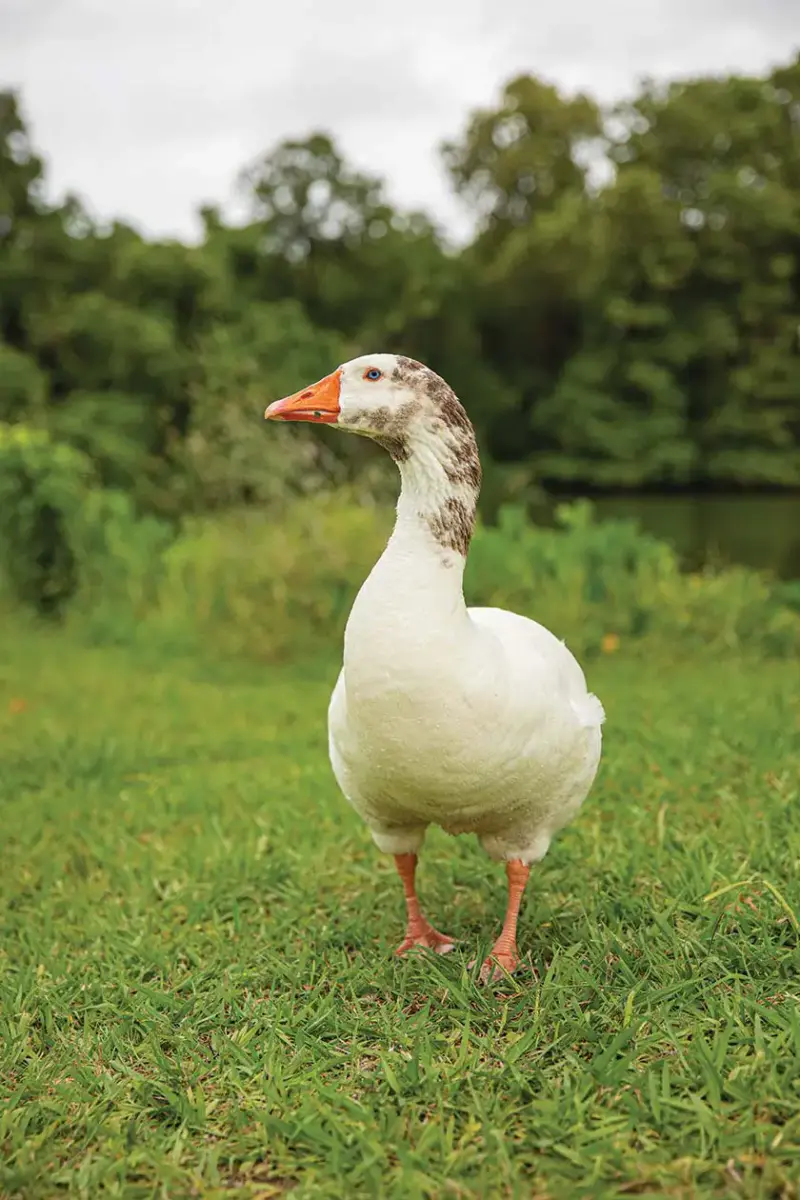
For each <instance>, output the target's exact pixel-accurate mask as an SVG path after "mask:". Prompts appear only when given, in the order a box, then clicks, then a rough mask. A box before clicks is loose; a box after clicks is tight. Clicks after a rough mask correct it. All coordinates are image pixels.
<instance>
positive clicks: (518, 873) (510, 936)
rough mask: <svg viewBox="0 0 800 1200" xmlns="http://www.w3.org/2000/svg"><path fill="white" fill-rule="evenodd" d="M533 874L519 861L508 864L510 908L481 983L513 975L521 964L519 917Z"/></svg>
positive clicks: (484, 966)
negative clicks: (526, 886)
mask: <svg viewBox="0 0 800 1200" xmlns="http://www.w3.org/2000/svg"><path fill="white" fill-rule="evenodd" d="M530 873H531V869H530V867H526V866H525V864H524V863H522V862H520V861H519V860H518V859H515V860H513V861H512V862H508V863H506V876H507V877H508V906H507V908H506V919H505V921H504V922H503V929H502V932H501V934H500V936H499V938H498V939H497V941H496V942H495V944H494V946H493V948H492V952H491V954H490V955H489V957H488V958H487V959H486V961H485V962H484V964H483V966H482V967H481V982H482V983H492V982H494V981H495V980H497V979H502V978H503V976H504V974H505V972H506V971H508V972H509V974H511V973H512V972H513V971H515V970H516V968H517V966H518V964H519V953H518V952H517V917H518V916H519V906H520V904H521V902H522V895H523V892H524V891H525V884H526V883H527V882H528V876H529V875H530Z"/></svg>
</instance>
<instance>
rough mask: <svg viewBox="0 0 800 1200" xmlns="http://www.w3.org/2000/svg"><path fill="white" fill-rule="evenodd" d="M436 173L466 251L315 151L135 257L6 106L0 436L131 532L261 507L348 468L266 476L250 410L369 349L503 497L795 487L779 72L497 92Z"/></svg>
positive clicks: (283, 449) (139, 248) (343, 449)
mask: <svg viewBox="0 0 800 1200" xmlns="http://www.w3.org/2000/svg"><path fill="white" fill-rule="evenodd" d="M442 154H443V160H444V163H445V165H446V169H447V171H448V173H449V177H450V180H451V182H452V186H453V188H454V189H455V191H456V192H457V193H458V195H459V196H460V197H461V199H462V201H463V203H464V204H465V205H467V206H468V208H469V210H470V211H471V212H472V214H473V215H474V218H475V230H476V231H475V234H474V237H473V238H472V239H471V240H470V242H469V244H467V245H464V246H460V247H454V246H452V245H450V244H449V243H448V241H447V238H446V237H445V235H444V234H443V232H442V231H441V230H440V229H439V228H437V226H436V224H435V222H434V221H432V220H431V219H430V217H429V216H427V215H426V214H425V213H421V212H405V211H400V210H399V209H398V208H397V207H396V206H393V205H392V204H391V203H390V202H389V201H388V199H387V196H386V191H385V188H384V186H383V183H382V181H381V180H380V179H377V178H373V177H370V176H368V175H366V174H364V173H363V172H360V171H357V170H355V169H354V168H353V166H352V165H351V164H349V163H348V162H347V161H345V159H344V158H343V156H342V154H341V153H340V151H339V150H338V148H337V146H336V144H335V142H334V141H333V140H332V138H331V137H330V136H328V135H327V134H325V133H321V132H320V133H314V134H312V135H311V136H309V137H307V138H306V139H304V140H288V141H285V142H283V143H281V144H280V145H278V146H277V147H276V148H274V149H272V150H271V151H269V152H268V153H266V154H265V155H264V156H263V158H261V159H259V160H258V161H256V162H254V163H252V164H251V165H250V166H249V167H248V168H247V169H246V170H245V171H244V172H243V173H242V177H241V180H240V187H241V194H242V198H243V200H244V202H245V207H246V210H247V216H246V219H245V220H244V221H242V222H241V223H238V224H236V223H232V222H230V221H228V220H226V219H225V217H224V216H223V215H222V213H221V212H220V211H219V210H217V209H215V208H212V207H207V208H204V209H202V210H201V217H202V229H203V233H202V238H201V239H200V241H199V242H198V243H197V244H191V245H189V244H183V243H181V242H179V241H174V240H149V239H146V238H143V237H142V236H141V235H140V234H139V233H138V232H137V231H136V230H135V229H133V228H131V227H130V226H128V225H126V224H124V223H122V222H119V221H114V222H109V223H103V224H101V223H97V222H95V221H93V220H92V219H90V218H89V216H88V215H87V212H86V210H85V208H84V206H83V205H82V203H81V201H80V200H79V199H78V198H76V197H74V196H69V197H67V198H65V199H63V200H61V201H59V202H58V203H52V202H49V201H48V199H47V197H46V190H45V164H44V161H43V159H42V157H41V156H40V155H39V154H38V153H37V151H36V149H35V148H34V147H33V145H32V143H31V137H30V133H29V130H28V128H27V126H26V123H25V119H24V111H23V103H22V99H21V97H20V96H19V95H17V94H15V93H13V92H5V93H1V94H0V422H3V423H6V424H12V425H13V424H16V423H25V424H29V425H32V426H35V427H39V426H41V427H45V428H47V429H48V430H49V431H50V433H51V434H52V435H53V436H54V437H55V438H56V439H57V440H59V441H62V442H66V443H68V444H70V445H73V446H75V447H76V448H78V449H80V450H81V451H83V452H84V453H85V454H88V455H89V457H90V458H91V459H92V461H93V463H94V467H95V470H96V472H97V473H98V475H99V477H100V479H101V481H102V482H103V483H104V484H105V485H106V486H109V487H112V488H122V489H124V490H126V491H128V492H130V493H131V494H132V495H133V496H134V498H135V500H136V502H137V504H138V505H139V506H140V507H141V508H142V509H145V510H151V511H155V512H161V513H164V514H170V513H171V514H178V513H180V512H181V511H185V510H186V509H190V508H196V507H213V506H226V505H232V504H240V503H248V502H256V503H260V502H267V501H270V500H272V499H275V498H277V497H279V496H280V495H282V494H283V493H284V492H285V491H286V490H287V489H289V488H292V487H296V486H303V484H306V485H307V484H308V482H309V481H310V480H313V479H315V478H316V476H317V475H318V474H322V475H326V474H327V475H330V474H331V473H333V474H334V475H335V474H336V473H337V472H339V473H340V474H342V475H343V476H346V475H348V474H351V475H352V474H355V475H357V476H359V477H361V476H363V474H364V472H368V470H369V467H370V463H371V460H370V459H369V451H368V450H366V451H365V450H364V448H363V447H362V446H361V445H358V446H356V447H352V446H351V445H350V443H352V442H353V441H356V442H358V441H359V439H341V438H340V439H335V438H331V439H328V440H320V439H314V440H313V441H312V440H309V439H308V438H306V437H305V432H307V431H286V438H285V439H284V440H282V441H281V443H280V449H279V452H277V453H276V451H275V445H276V442H275V439H274V438H273V439H271V440H270V441H269V443H268V440H267V439H263V438H262V437H261V435H260V431H259V427H258V419H259V418H260V415H261V413H262V412H263V408H264V405H265V403H266V402H267V401H268V400H269V399H271V398H273V397H274V396H276V395H279V394H282V393H284V392H286V391H290V390H294V389H295V388H296V387H297V386H299V385H301V384H303V383H305V382H307V381H308V380H310V379H314V378H318V377H319V376H320V375H322V374H324V373H326V372H327V371H328V370H330V369H331V367H332V365H335V364H336V363H338V362H341V361H343V360H345V359H347V358H349V357H352V356H354V355H355V354H358V353H362V352H366V351H368V350H371V349H373V350H376V349H381V350H384V349H385V350H394V351H402V352H403V353H405V354H409V355H412V356H414V357H417V358H420V359H422V360H424V361H425V362H427V363H429V364H430V365H431V366H432V367H434V369H436V370H437V371H439V372H440V373H441V374H442V375H443V376H445V378H447V379H448V381H449V382H450V383H451V384H452V385H453V386H454V388H455V389H456V391H457V392H458V393H459V395H461V397H462V399H463V400H464V401H465V403H466V405H467V407H468V409H469V411H470V414H471V416H472V417H473V419H474V421H475V424H476V426H477V429H478V433H479V437H480V440H481V445H482V449H483V455H484V459H485V461H486V463H487V465H488V468H489V469H488V471H487V476H488V479H489V480H490V481H491V480H498V481H500V482H499V484H498V486H499V487H501V488H502V489H506V490H507V491H508V490H514V489H522V490H524V489H525V488H526V487H528V486H530V485H531V484H532V483H533V482H534V481H536V482H538V483H540V484H544V485H545V486H547V487H548V488H550V489H554V490H558V489H563V490H580V489H602V488H612V487H613V488H630V489H643V488H658V489H666V488H683V489H686V488H706V487H708V488H712V487H717V488H722V487H725V488H729V487H736V488H753V487H763V486H771V487H796V486H798V485H800V55H799V56H797V57H796V58H795V59H794V61H793V62H791V63H789V64H788V65H786V66H782V67H780V68H778V69H776V70H774V71H772V72H771V73H769V74H768V75H766V76H765V77H763V78H751V77H740V76H731V77H727V78H718V77H708V78H698V79H692V80H688V81H680V82H673V83H671V84H668V85H661V84H655V83H651V82H648V83H645V84H643V85H642V87H641V89H640V91H639V93H638V94H637V95H636V96H634V97H633V98H632V99H629V100H627V101H625V102H624V103H622V104H619V105H617V106H615V107H613V108H611V109H604V108H601V107H600V106H598V104H596V103H595V102H594V101H593V100H592V99H591V98H589V97H587V96H583V95H578V96H565V95H562V94H561V93H560V92H559V91H558V90H557V89H556V88H555V87H553V86H551V85H549V84H548V83H545V82H543V81H542V80H540V79H537V78H534V77H532V76H521V77H519V78H516V79H513V80H512V81H510V82H509V83H508V85H507V86H506V87H505V89H504V90H503V92H502V95H501V96H500V99H499V102H498V103H497V104H496V106H495V107H493V108H489V109H486V110H483V111H479V112H475V113H473V114H472V115H471V116H470V118H469V120H468V121H467V124H466V127H465V129H464V130H463V132H462V134H461V136H460V137H459V138H457V139H456V140H454V141H453V142H452V143H450V144H448V145H446V146H444V147H443V148H442ZM342 443H348V445H347V446H344V445H342ZM301 481H302V482H301Z"/></svg>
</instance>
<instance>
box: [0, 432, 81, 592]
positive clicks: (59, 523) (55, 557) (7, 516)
mask: <svg viewBox="0 0 800 1200" xmlns="http://www.w3.org/2000/svg"><path fill="white" fill-rule="evenodd" d="M91 478H92V471H91V465H90V463H89V460H88V459H87V458H86V456H85V455H83V454H81V453H80V451H78V450H74V449H73V448H72V447H70V446H65V445H60V444H58V443H54V442H52V441H51V439H50V437H49V435H48V434H47V433H46V432H45V431H44V430H40V429H29V428H27V427H26V426H24V425H0V575H1V578H2V585H3V589H4V590H5V591H6V592H7V593H10V595H11V597H12V598H13V599H14V600H17V601H21V602H22V603H24V604H27V605H30V606H32V607H33V608H35V609H36V610H37V611H38V612H40V613H43V614H51V613H56V612H58V611H59V610H60V609H61V608H62V607H63V605H64V604H65V603H66V601H67V600H68V599H69V598H70V597H71V596H72V595H73V593H74V592H75V589H76V586H77V565H76V560H75V552H74V547H73V546H72V545H71V539H70V535H69V527H70V524H71V522H72V521H74V519H75V518H76V516H77V514H78V513H79V512H80V511H81V509H82V508H83V505H84V502H85V497H86V494H87V492H88V489H89V486H90V483H91Z"/></svg>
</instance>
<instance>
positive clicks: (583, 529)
mask: <svg viewBox="0 0 800 1200" xmlns="http://www.w3.org/2000/svg"><path fill="white" fill-rule="evenodd" d="M391 519H392V514H391V511H390V510H389V509H387V508H377V507H375V506H373V505H371V504H363V503H362V504H358V503H356V502H355V501H354V499H353V497H352V496H348V495H344V494H342V493H335V494H318V495H317V496H315V497H304V498H302V499H299V500H297V501H296V502H294V503H293V504H292V505H290V506H289V507H288V508H287V509H286V510H285V511H284V512H283V513H282V514H281V515H280V516H276V515H274V514H273V515H271V516H270V515H267V514H266V513H264V512H259V511H254V510H243V511H240V512H238V513H229V514H227V515H225V516H223V517H219V518H214V519H203V520H199V521H195V522H193V523H192V524H191V525H189V526H188V527H187V528H186V530H185V532H184V533H183V534H182V535H181V537H179V538H178V539H177V541H176V542H175V543H174V544H173V545H172V546H170V547H169V549H168V550H167V552H166V554H165V556H164V572H163V576H162V580H161V585H160V589H159V601H158V620H159V622H161V623H162V629H163V630H165V631H166V630H168V629H171V630H173V631H174V633H175V637H178V636H180V637H181V638H183V639H184V640H185V639H186V638H191V639H193V640H194V642H195V643H196V644H199V643H202V644H203V645H205V646H211V647H213V648H214V649H216V650H218V651H219V652H222V653H226V654H228V653H231V654H245V655H248V656H250V657H253V658H256V659H262V660H269V659H275V658H281V657H286V656H289V655H295V654H299V653H305V652H308V651H313V650H315V649H317V648H322V647H336V648H337V649H338V645H339V642H340V639H341V634H342V630H343V627H344V624H345V621H346V619H347V615H348V613H349V610H350V606H351V604H352V601H353V598H354V596H355V594H356V592H357V590H358V588H359V587H360V585H361V583H362V582H363V580H364V579H365V578H366V576H367V574H368V572H369V571H370V569H371V567H372V565H373V564H374V562H375V560H376V559H377V557H378V555H379V554H380V553H381V551H382V549H383V546H384V544H385V541H386V538H387V536H388V533H389V531H390V527H391ZM559 522H560V524H559V527H558V528H556V529H542V528H538V527H536V526H534V525H531V524H530V522H529V521H528V520H527V518H526V517H525V515H524V513H523V512H522V511H521V510H517V509H504V510H502V511H501V514H500V519H499V523H498V525H497V526H496V527H486V526H480V527H479V528H478V529H477V531H476V533H475V538H474V541H473V545H472V550H471V553H470V556H469V563H468V567H467V578H466V592H467V598H468V601H469V603H471V604H480V605H498V606H500V607H504V608H511V609H514V610H516V611H518V612H522V613H525V614H526V615H528V616H531V617H533V618H535V619H536V620H538V621H540V622H541V623H542V624H544V625H547V626H548V628H550V629H552V630H553V632H554V633H556V634H557V635H558V636H559V637H564V638H565V639H566V640H567V641H568V642H569V644H570V646H571V647H572V648H573V649H574V650H575V651H576V652H577V653H578V654H580V655H589V656H591V655H592V654H595V653H600V652H603V651H605V652H609V651H613V650H614V649H616V647H617V646H618V645H624V646H626V647H629V646H631V645H635V644H639V643H641V644H643V645H646V644H649V643H652V641H653V640H654V639H659V640H661V641H662V642H665V643H667V645H668V646H670V647H671V648H673V649H675V650H677V649H678V648H679V647H680V646H682V645H683V646H686V647H688V648H693V647H699V646H712V647H714V648H717V649H724V648H736V649H743V648H746V647H750V648H752V649H755V650H760V651H763V652H766V653H775V654H784V653H792V652H796V651H797V650H798V649H799V648H800V617H798V616H797V614H795V613H793V612H792V611H791V610H790V609H789V608H787V607H786V606H785V605H784V604H782V603H781V601H780V597H779V592H778V585H774V584H773V583H772V582H771V581H770V580H768V579H767V578H765V577H762V576H761V575H759V574H757V573H756V572H753V571H749V570H745V569H740V568H737V569H730V570H724V571H719V572H716V573H714V572H707V573H703V574H697V575H686V574H683V573H682V572H681V570H680V566H679V562H678V558H677V556H676V555H675V553H674V551H673V550H672V549H671V547H670V546H668V545H667V544H665V543H663V542H660V541H658V540H657V539H656V538H653V537H650V536H649V535H647V534H644V533H642V532H641V531H640V530H639V529H638V528H637V526H636V525H635V524H634V523H633V522H630V521H608V522H603V523H600V524H598V523H595V522H594V520H593V519H592V513H591V508H590V506H589V505H587V504H577V505H571V506H568V507H564V508H562V509H561V510H560V511H559Z"/></svg>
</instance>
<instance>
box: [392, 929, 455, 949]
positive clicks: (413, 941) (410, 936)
mask: <svg viewBox="0 0 800 1200" xmlns="http://www.w3.org/2000/svg"><path fill="white" fill-rule="evenodd" d="M455 947H456V939H455V938H451V937H448V936H447V934H445V933H439V930H438V929H434V928H433V926H432V925H429V924H428V922H427V921H425V922H423V923H422V924H413V925H412V924H409V926H408V929H407V930H406V936H405V937H404V938H403V940H402V942H401V943H400V945H399V946H398V947H397V949H396V950H395V954H396V955H397V956H398V957H402V956H403V955H404V954H408V952H409V951H410V950H414V949H417V948H418V949H420V950H432V951H433V952H434V954H449V953H450V951H451V950H455Z"/></svg>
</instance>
